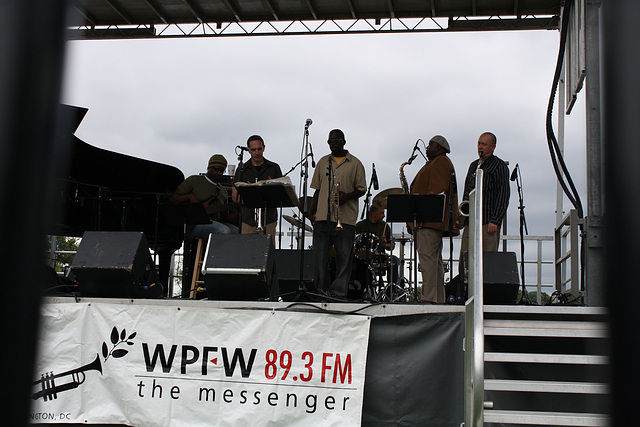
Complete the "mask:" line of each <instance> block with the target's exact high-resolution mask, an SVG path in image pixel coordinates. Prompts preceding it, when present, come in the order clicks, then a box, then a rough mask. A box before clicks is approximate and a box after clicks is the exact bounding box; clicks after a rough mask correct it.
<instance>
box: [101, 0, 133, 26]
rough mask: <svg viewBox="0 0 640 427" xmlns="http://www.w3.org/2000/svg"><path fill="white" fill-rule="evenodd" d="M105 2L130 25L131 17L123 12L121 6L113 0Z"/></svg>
mask: <svg viewBox="0 0 640 427" xmlns="http://www.w3.org/2000/svg"><path fill="white" fill-rule="evenodd" d="M107 3H108V4H109V6H111V8H112V9H113V10H114V11H115V12H116V13H117V14H118V15H119V16H120V18H122V19H123V20H124V22H126V23H127V24H129V25H131V22H133V21H132V20H131V18H130V17H129V16H128V15H127V14H126V13H125V12H124V10H123V8H122V6H121V5H120V4H119V3H116V1H115V0H107Z"/></svg>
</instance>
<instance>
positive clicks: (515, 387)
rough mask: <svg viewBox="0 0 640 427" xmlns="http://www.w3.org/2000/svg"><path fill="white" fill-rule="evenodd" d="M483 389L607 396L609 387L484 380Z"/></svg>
mask: <svg viewBox="0 0 640 427" xmlns="http://www.w3.org/2000/svg"><path fill="white" fill-rule="evenodd" d="M484 389H485V390H492V391H517V392H539V393H576V394H607V393H608V392H609V387H608V385H606V384H601V383H588V382H571V381H529V380H495V379H485V380H484Z"/></svg>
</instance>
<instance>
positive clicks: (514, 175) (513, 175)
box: [511, 163, 518, 181]
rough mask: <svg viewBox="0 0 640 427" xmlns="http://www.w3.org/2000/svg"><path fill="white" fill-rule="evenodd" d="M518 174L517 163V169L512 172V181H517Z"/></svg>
mask: <svg viewBox="0 0 640 427" xmlns="http://www.w3.org/2000/svg"><path fill="white" fill-rule="evenodd" d="M517 174H518V164H517V163H516V167H515V168H513V172H511V181H515V180H516V175H517Z"/></svg>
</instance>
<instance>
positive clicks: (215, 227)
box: [169, 154, 238, 239]
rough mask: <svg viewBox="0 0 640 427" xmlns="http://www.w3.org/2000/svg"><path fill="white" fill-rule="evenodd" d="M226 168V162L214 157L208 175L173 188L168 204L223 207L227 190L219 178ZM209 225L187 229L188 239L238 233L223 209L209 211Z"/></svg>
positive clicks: (192, 177)
mask: <svg viewBox="0 0 640 427" xmlns="http://www.w3.org/2000/svg"><path fill="white" fill-rule="evenodd" d="M226 168H227V159H225V158H224V156H223V155H222V154H215V155H213V156H211V158H210V159H209V164H208V165H207V173H204V174H199V175H191V176H190V177H188V178H187V179H185V180H184V181H183V182H182V184H180V185H179V186H178V188H176V191H174V193H173V194H172V195H171V198H170V199H169V203H202V204H203V205H205V207H209V206H215V205H224V204H226V203H227V200H228V197H229V195H228V193H227V190H226V189H225V188H224V187H223V186H222V184H220V182H219V181H220V178H222V175H223V174H224V171H225V169H226ZM208 211H209V218H210V219H211V223H210V224H198V225H196V226H195V227H194V228H191V229H189V230H187V236H186V237H187V239H193V238H197V237H199V238H203V239H206V238H207V237H209V234H232V233H236V234H237V233H238V227H236V226H235V225H233V224H231V223H230V222H229V221H227V213H226V212H225V211H224V210H216V209H209V210H208Z"/></svg>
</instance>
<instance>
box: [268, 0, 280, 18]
mask: <svg viewBox="0 0 640 427" xmlns="http://www.w3.org/2000/svg"><path fill="white" fill-rule="evenodd" d="M264 2H265V3H266V4H267V7H268V8H269V11H270V12H271V16H273V19H274V21H279V20H280V18H278V14H277V13H276V10H275V8H274V7H273V4H271V1H270V0H264Z"/></svg>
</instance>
